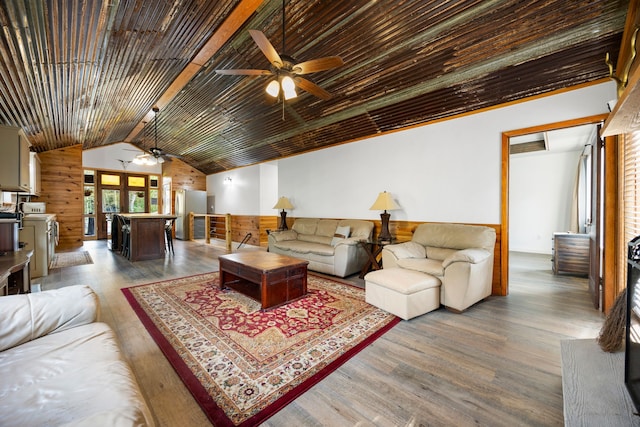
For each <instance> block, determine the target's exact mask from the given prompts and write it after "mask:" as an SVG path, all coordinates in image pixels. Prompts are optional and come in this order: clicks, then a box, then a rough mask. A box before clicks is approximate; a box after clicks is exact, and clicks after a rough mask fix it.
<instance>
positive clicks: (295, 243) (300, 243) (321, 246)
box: [275, 236, 334, 256]
mask: <svg viewBox="0 0 640 427" xmlns="http://www.w3.org/2000/svg"><path fill="white" fill-rule="evenodd" d="M317 238H323V237H321V236H317ZM324 239H328V237H324ZM275 246H276V248H278V249H282V250H285V251H287V250H288V251H292V252H296V253H300V254H308V253H314V254H319V255H328V256H331V255H333V254H334V249H333V246H331V245H330V244H328V243H317V242H310V241H304V240H286V241H283V242H277V243H276V244H275Z"/></svg>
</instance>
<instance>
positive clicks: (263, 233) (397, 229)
mask: <svg viewBox="0 0 640 427" xmlns="http://www.w3.org/2000/svg"><path fill="white" fill-rule="evenodd" d="M279 221H280V217H279V216H260V217H258V216H244V215H237V216H232V220H231V227H232V230H233V231H232V236H233V237H232V240H233V241H234V242H240V241H242V239H243V238H244V236H245V235H246V234H247V233H251V234H252V237H251V239H250V240H249V242H248V243H249V244H251V245H256V246H262V247H266V246H267V245H268V241H267V230H275V229H277V227H278V222H279ZM294 221H295V218H294V217H287V225H288V226H289V228H291V226H292V225H293V222H294ZM365 221H372V220H370V219H367V220H365ZM373 223H374V229H373V235H374V237H375V236H377V235H378V233H379V231H380V227H381V226H382V224H381V222H380V221H379V220H373ZM424 223H425V221H422V222H420V221H390V222H389V230H390V231H391V234H392V235H393V236H395V237H396V238H397V240H398V241H399V242H407V241H409V240H411V237H412V236H413V232H414V231H415V229H416V227H417V226H418V225H420V224H424ZM469 225H485V226H487V227H491V228H493V229H494V230H496V246H495V249H494V256H493V280H492V285H491V286H492V295H503V296H504V295H506V294H507V289H506V286H503V284H502V283H501V277H502V275H501V274H500V273H501V270H502V259H501V257H500V254H501V253H502V252H501V242H502V239H501V233H500V224H469ZM256 239H257V240H256Z"/></svg>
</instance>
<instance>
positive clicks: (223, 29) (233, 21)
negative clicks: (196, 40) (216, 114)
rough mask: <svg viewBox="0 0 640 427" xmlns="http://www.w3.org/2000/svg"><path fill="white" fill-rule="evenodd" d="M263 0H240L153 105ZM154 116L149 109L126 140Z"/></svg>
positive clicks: (161, 103) (166, 98) (162, 102)
mask: <svg viewBox="0 0 640 427" xmlns="http://www.w3.org/2000/svg"><path fill="white" fill-rule="evenodd" d="M263 1H264V0H241V1H240V3H239V4H238V6H237V7H236V8H235V9H234V10H233V12H231V13H230V14H229V16H228V17H227V19H225V21H224V22H223V23H222V25H221V26H220V28H218V29H217V30H216V32H215V33H213V35H212V36H211V37H210V38H209V40H207V42H206V43H205V44H204V46H203V47H202V49H200V50H199V51H198V53H196V54H195V56H194V57H193V59H192V60H191V62H190V63H189V64H187V66H186V67H185V68H184V70H182V72H181V73H180V74H179V75H178V77H176V79H175V80H174V81H173V82H172V83H171V84H170V85H169V87H168V88H167V90H166V91H165V92H164V93H163V94H162V95H161V96H160V98H158V100H157V101H156V103H155V105H154V106H156V107H158V108H159V109H160V110H162V109H163V108H164V107H165V106H166V105H167V104H169V102H171V100H172V99H173V98H174V97H175V96H176V95H177V94H178V93H179V92H180V91H181V90H182V89H183V88H184V87H185V86H186V85H187V83H189V81H190V80H191V79H192V78H193V76H195V75H196V74H197V73H198V72H199V71H200V70H201V69H202V67H203V66H204V65H205V64H206V63H207V61H209V59H211V57H213V55H215V54H216V52H218V50H220V48H221V47H222V46H223V45H224V44H225V43H226V42H227V41H228V40H229V39H230V38H231V37H232V36H233V35H234V34H235V32H236V31H238V29H239V28H240V27H241V26H242V25H244V23H245V22H246V21H247V20H248V19H249V18H250V17H251V15H253V13H254V12H255V11H256V10H257V9H258V7H260V5H261V4H262V3H263ZM153 118H154V113H153V110H151V111H149V112H148V113H147V114H146V115H145V116H144V118H143V119H142V121H140V123H138V124H137V125H136V126H135V127H134V128H133V130H132V131H131V132H130V133H129V135H127V137H126V138H125V141H126V142H132V141H133V140H134V139H135V138H136V136H138V134H139V133H140V132H141V131H142V130H143V129H144V125H145V123H148V122H150V121H151V120H153Z"/></svg>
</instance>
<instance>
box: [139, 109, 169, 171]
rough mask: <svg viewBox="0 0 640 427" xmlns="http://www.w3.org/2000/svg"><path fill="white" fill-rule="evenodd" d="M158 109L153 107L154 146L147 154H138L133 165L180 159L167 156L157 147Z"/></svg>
mask: <svg viewBox="0 0 640 427" xmlns="http://www.w3.org/2000/svg"><path fill="white" fill-rule="evenodd" d="M159 111H160V109H159V108H158V107H153V113H154V117H153V130H154V146H153V147H151V148H149V150H148V152H146V153H144V154H138V155H137V156H136V157H134V159H133V163H135V164H137V165H156V164H158V163H164V162H165V161H168V162H170V161H171V158H172V157H173V158H180V156H177V155H175V154H167V153H165V152H164V151H162V149H161V148H159V147H158V112H159Z"/></svg>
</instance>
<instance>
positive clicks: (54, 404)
mask: <svg viewBox="0 0 640 427" xmlns="http://www.w3.org/2000/svg"><path fill="white" fill-rule="evenodd" d="M98 314H99V303H98V299H97V297H96V294H95V293H94V292H93V291H92V290H91V288H89V287H88V286H79V285H78V286H69V287H66V288H62V289H58V290H51V291H44V292H38V293H32V294H26V295H11V296H4V297H0V378H1V380H0V414H2V415H0V425H2V426H63V425H64V426H92V427H93V426H118V427H120V426H122V427H125V426H153V425H154V421H153V417H152V415H151V413H150V411H149V409H148V407H147V405H146V403H145V401H144V398H143V397H142V394H141V392H140V389H139V388H138V385H137V383H136V380H135V377H134V375H133V373H132V371H131V369H130V368H129V366H128V365H127V363H126V362H125V360H124V358H123V356H122V354H121V351H120V349H119V347H118V344H117V342H116V337H115V335H114V333H113V331H112V330H111V329H110V328H109V326H107V325H106V324H105V323H99V322H97V318H98Z"/></svg>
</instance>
